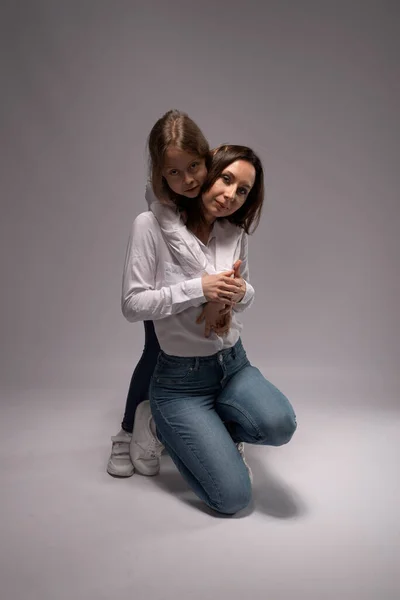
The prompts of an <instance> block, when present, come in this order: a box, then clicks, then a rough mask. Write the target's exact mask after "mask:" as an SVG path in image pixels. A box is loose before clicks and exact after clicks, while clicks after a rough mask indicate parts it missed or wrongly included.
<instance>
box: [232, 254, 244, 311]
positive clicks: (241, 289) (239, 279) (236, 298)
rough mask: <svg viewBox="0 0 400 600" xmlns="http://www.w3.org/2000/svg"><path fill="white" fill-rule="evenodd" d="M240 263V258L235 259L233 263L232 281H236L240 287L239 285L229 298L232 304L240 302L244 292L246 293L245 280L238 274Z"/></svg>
mask: <svg viewBox="0 0 400 600" xmlns="http://www.w3.org/2000/svg"><path fill="white" fill-rule="evenodd" d="M241 264H242V261H241V260H237V261H236V262H235V264H234V265H233V277H234V281H236V282H237V283H238V284H239V285H240V287H239V291H238V292H237V293H236V294H234V295H233V296H232V298H231V301H232V303H233V304H236V302H240V301H241V300H242V299H243V297H244V295H245V293H246V282H245V280H244V279H243V278H242V277H241V276H240V266H241Z"/></svg>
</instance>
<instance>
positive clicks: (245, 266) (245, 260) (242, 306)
mask: <svg viewBox="0 0 400 600" xmlns="http://www.w3.org/2000/svg"><path fill="white" fill-rule="evenodd" d="M248 246H249V245H248V235H247V233H245V232H243V235H242V239H241V244H240V255H239V259H240V260H241V261H242V264H241V265H240V276H241V277H242V279H244V281H245V284H246V292H245V295H244V296H243V298H242V299H241V301H240V302H237V303H236V304H235V305H234V306H233V310H234V311H235V312H243V311H244V310H246V308H249V306H251V305H252V304H253V301H254V294H255V291H254V288H253V286H252V285H251V284H250V283H249V280H250V271H249V255H248Z"/></svg>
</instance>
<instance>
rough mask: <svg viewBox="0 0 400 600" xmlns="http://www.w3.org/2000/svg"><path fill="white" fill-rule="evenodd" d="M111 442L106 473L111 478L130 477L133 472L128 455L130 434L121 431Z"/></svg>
mask: <svg viewBox="0 0 400 600" xmlns="http://www.w3.org/2000/svg"><path fill="white" fill-rule="evenodd" d="M111 440H112V448H111V455H110V458H109V460H108V465H107V473H109V474H110V475H112V476H113V477H131V475H133V473H134V472H135V469H134V467H133V464H132V460H131V457H130V453H129V446H130V443H131V440H132V434H131V433H129V432H128V431H125V430H124V429H121V431H120V432H119V433H117V435H115V436H113V437H112V438H111Z"/></svg>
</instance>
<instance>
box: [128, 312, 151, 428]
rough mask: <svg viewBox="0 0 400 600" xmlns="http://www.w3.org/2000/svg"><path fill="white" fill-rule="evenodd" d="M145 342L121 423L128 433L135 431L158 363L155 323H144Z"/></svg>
mask: <svg viewBox="0 0 400 600" xmlns="http://www.w3.org/2000/svg"><path fill="white" fill-rule="evenodd" d="M144 331H145V341H144V349H143V353H142V356H141V358H140V360H139V362H138V364H137V365H136V368H135V370H134V372H133V375H132V379H131V383H130V386H129V391H128V396H127V398H126V404H125V414H124V418H123V421H122V423H121V426H122V429H123V430H124V431H127V432H128V433H132V431H133V421H134V419H135V412H136V408H137V406H138V405H139V404H140V403H141V402H143V400H146V399H148V397H149V386H150V380H151V377H152V375H153V372H154V368H155V366H156V363H157V356H158V353H159V352H160V345H159V343H158V339H157V336H156V332H155V331H154V324H153V321H144Z"/></svg>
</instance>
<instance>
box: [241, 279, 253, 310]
mask: <svg viewBox="0 0 400 600" xmlns="http://www.w3.org/2000/svg"><path fill="white" fill-rule="evenodd" d="M245 284H246V291H245V294H244V296H243V298H242V299H241V301H240V302H238V304H247V302H249V300H251V298H252V297H253V295H254V288H253V286H252V285H250V284H249V283H247V281H245Z"/></svg>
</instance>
